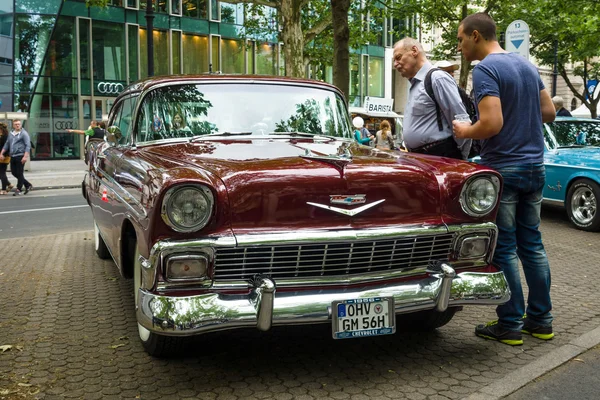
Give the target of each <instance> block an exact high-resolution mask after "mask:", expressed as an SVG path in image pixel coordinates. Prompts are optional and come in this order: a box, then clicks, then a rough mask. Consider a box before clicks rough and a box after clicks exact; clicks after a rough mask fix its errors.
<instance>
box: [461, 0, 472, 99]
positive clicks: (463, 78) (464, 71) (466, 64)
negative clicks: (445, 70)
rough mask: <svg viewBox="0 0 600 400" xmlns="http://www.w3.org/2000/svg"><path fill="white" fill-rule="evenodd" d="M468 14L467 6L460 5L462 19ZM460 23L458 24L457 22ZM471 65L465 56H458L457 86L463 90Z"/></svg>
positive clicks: (465, 86)
mask: <svg viewBox="0 0 600 400" xmlns="http://www.w3.org/2000/svg"><path fill="white" fill-rule="evenodd" d="M468 14H469V10H468V9H467V4H466V3H465V4H463V5H462V12H461V15H462V19H461V21H462V20H463V19H465V18H466V17H467V15H468ZM459 23H460V22H459ZM470 65H471V63H470V62H469V61H467V60H466V59H465V56H464V55H463V54H462V53H461V54H460V78H459V79H458V86H460V87H461V88H463V89H466V88H467V82H468V81H469V67H470Z"/></svg>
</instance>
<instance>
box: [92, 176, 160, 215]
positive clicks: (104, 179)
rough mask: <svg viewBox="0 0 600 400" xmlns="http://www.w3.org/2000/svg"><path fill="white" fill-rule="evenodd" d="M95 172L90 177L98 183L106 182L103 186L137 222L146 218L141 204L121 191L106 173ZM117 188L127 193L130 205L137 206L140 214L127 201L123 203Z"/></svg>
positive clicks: (120, 187)
mask: <svg viewBox="0 0 600 400" xmlns="http://www.w3.org/2000/svg"><path fill="white" fill-rule="evenodd" d="M96 170H97V171H100V172H102V177H100V176H99V175H98V174H97V173H96ZM96 170H94V171H91V172H90V175H93V176H94V177H95V178H96V179H98V181H100V182H102V183H103V184H104V182H108V184H104V186H105V187H106V188H107V189H108V190H110V191H111V192H112V193H113V194H114V195H115V197H117V198H118V199H119V201H120V202H121V203H122V204H124V205H125V206H126V207H127V208H128V209H129V210H130V211H131V212H132V213H133V214H134V215H135V216H136V217H137V218H138V220H141V219H144V218H146V217H147V216H148V214H147V213H146V209H145V208H144V207H142V203H140V202H139V201H137V200H136V199H135V198H133V197H131V196H130V195H129V192H127V191H126V190H124V189H123V187H122V186H121V185H119V183H118V182H117V181H115V180H114V179H113V177H111V176H110V175H109V174H108V173H107V172H106V171H104V170H103V169H102V168H99V167H96ZM117 188H119V189H123V192H125V193H127V195H126V196H127V198H128V199H129V200H131V202H132V203H134V204H135V205H137V206H139V208H140V210H142V213H140V212H139V211H138V210H136V209H135V208H134V207H133V206H132V205H131V204H129V201H125V199H124V198H123V196H121V195H120V194H119V192H118V191H117Z"/></svg>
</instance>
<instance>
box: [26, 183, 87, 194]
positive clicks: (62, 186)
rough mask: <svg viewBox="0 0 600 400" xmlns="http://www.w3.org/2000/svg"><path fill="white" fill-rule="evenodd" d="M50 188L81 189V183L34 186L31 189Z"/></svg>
mask: <svg viewBox="0 0 600 400" xmlns="http://www.w3.org/2000/svg"><path fill="white" fill-rule="evenodd" d="M52 189H81V183H80V184H78V185H56V186H34V187H33V191H36V192H37V191H38V190H52Z"/></svg>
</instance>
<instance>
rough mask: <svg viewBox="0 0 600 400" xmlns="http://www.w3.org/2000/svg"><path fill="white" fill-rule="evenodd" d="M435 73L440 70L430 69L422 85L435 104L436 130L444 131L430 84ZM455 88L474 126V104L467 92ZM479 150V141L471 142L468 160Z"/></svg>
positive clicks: (439, 111) (440, 112)
mask: <svg viewBox="0 0 600 400" xmlns="http://www.w3.org/2000/svg"><path fill="white" fill-rule="evenodd" d="M435 71H441V69H439V68H431V69H430V70H429V71H428V72H427V75H426V76H425V82H424V84H425V92H426V93H427V95H428V96H429V97H431V100H433V103H434V104H435V114H436V118H437V123H438V128H439V130H440V131H441V130H443V129H444V127H443V125H442V111H441V109H440V105H439V104H438V102H437V99H436V98H435V95H434V93H433V85H432V84H431V74H433V72H435ZM456 88H457V89H458V94H459V96H460V99H461V101H462V103H463V105H464V106H465V110H467V114H469V118H470V119H471V123H473V124H474V123H475V122H477V107H476V106H475V102H474V101H473V99H472V98H471V97H470V96H469V95H468V94H467V92H465V90H464V89H463V88H461V87H460V86H458V85H456ZM480 150H481V143H479V140H473V142H472V144H471V152H470V153H469V158H471V157H475V156H478V155H479V151H480Z"/></svg>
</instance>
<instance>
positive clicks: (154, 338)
mask: <svg viewBox="0 0 600 400" xmlns="http://www.w3.org/2000/svg"><path fill="white" fill-rule="evenodd" d="M141 286H142V263H141V261H140V252H139V250H138V248H137V244H136V246H135V257H134V262H133V297H134V298H135V309H136V311H137V309H138V306H139V305H138V295H139V289H140V287H141ZM138 334H139V337H140V340H141V341H142V345H143V346H144V349H145V350H146V352H147V353H148V354H150V355H151V356H153V357H165V356H173V355H177V354H179V353H180V352H181V350H182V349H183V344H184V342H183V339H182V338H180V337H173V336H163V335H158V334H156V333H154V332H150V331H149V330H148V329H146V328H144V327H143V326H142V325H141V324H140V323H139V322H138Z"/></svg>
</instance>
